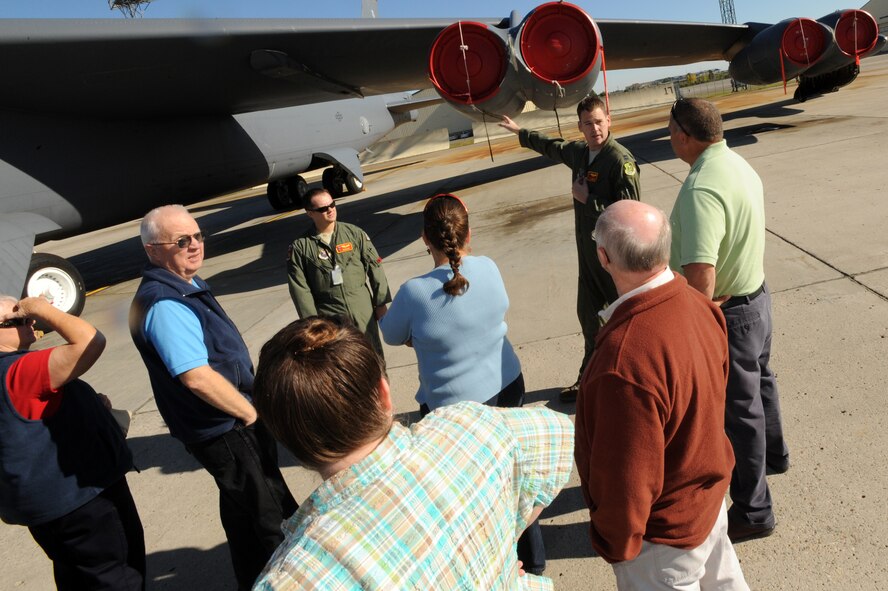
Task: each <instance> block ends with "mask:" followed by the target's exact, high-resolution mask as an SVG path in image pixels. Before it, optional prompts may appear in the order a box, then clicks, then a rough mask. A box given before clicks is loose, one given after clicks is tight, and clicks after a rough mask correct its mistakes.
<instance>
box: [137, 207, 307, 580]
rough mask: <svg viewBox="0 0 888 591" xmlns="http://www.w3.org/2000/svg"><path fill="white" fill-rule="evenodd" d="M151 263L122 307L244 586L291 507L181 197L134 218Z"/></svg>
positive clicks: (247, 365) (247, 370)
mask: <svg viewBox="0 0 888 591" xmlns="http://www.w3.org/2000/svg"><path fill="white" fill-rule="evenodd" d="M141 236H142V244H143V245H144V247H145V252H146V253H147V254H148V260H149V263H148V265H147V266H146V267H145V269H144V271H143V274H142V283H141V284H140V285H139V289H138V291H137V292H136V297H135V298H134V299H133V303H132V307H131V310H130V333H131V335H132V337H133V342H134V343H135V344H136V348H137V349H138V350H139V353H140V354H141V355H142V360H143V361H144V362H145V366H146V367H147V368H148V376H149V377H150V379H151V387H152V389H153V390H154V398H155V400H156V402H157V409H158V410H159V411H160V414H161V416H162V417H163V419H164V420H165V421H166V423H167V425H168V426H169V429H170V433H171V434H172V436H173V437H175V438H177V439H179V440H180V441H181V442H182V443H184V444H185V447H186V448H187V449H188V451H189V452H190V453H191V455H193V456H194V457H195V459H197V461H198V462H200V463H201V465H202V466H203V467H204V468H206V470H207V471H208V472H209V473H210V474H211V475H212V476H213V478H215V480H216V484H217V486H218V487H219V512H220V516H221V519H222V526H223V527H224V529H225V535H226V537H227V538H228V545H229V551H230V553H231V560H232V563H233V566H234V571H235V575H236V578H237V582H238V588H239V589H249V588H250V587H251V586H252V584H253V581H254V580H255V578H256V576H257V575H258V574H259V572H260V571H261V570H262V568H263V567H264V566H265V563H266V562H267V561H268V559H269V557H270V556H271V554H272V552H274V550H275V548H276V547H277V546H278V544H280V542H281V541H282V540H283V534H282V533H281V530H280V525H281V522H282V521H283V520H284V519H286V518H288V517H289V516H290V515H291V514H292V513H293V512H294V511H295V510H296V508H297V505H296V501H295V500H294V499H293V496H292V495H291V494H290V491H289V490H288V489H287V485H286V483H285V482H284V479H283V476H282V475H281V472H280V469H279V468H278V457H277V444H276V442H275V441H274V438H273V437H272V436H271V434H270V433H269V432H268V431H267V429H265V427H264V426H263V425H262V423H261V421H257V416H256V409H254V408H253V403H252V400H251V397H250V394H251V392H252V388H253V364H252V361H251V360H250V353H249V351H248V350H247V346H246V345H245V344H244V341H243V339H242V338H241V336H240V333H239V332H238V330H237V327H236V326H235V325H234V323H233V322H232V321H231V319H230V318H229V317H228V315H227V314H225V312H224V310H222V307H221V306H220V305H219V302H217V301H216V298H214V297H213V295H212V294H211V293H210V290H209V287H208V286H207V284H206V283H205V282H204V281H203V280H202V279H201V278H200V277H198V276H197V272H198V271H199V270H200V268H201V265H202V264H203V258H204V247H203V242H204V235H203V233H202V232H201V231H200V228H199V227H198V225H197V222H196V221H195V219H194V218H193V217H191V215H190V214H189V213H188V210H186V209H185V208H184V207H182V206H181V205H168V206H164V207H159V208H157V209H154V210H152V211H150V212H149V213H148V214H147V215H146V216H145V218H144V219H143V220H142V226H141Z"/></svg>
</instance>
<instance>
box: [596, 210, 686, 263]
mask: <svg viewBox="0 0 888 591" xmlns="http://www.w3.org/2000/svg"><path fill="white" fill-rule="evenodd" d="M595 238H596V242H597V243H598V246H600V247H601V248H603V249H604V250H605V251H606V252H607V255H608V258H609V259H610V262H611V264H612V265H613V266H615V267H616V269H617V270H620V271H628V272H631V273H645V272H649V271H660V270H662V269H663V268H664V267H665V265H667V264H668V263H669V249H670V242H671V239H672V236H671V230H670V227H669V220H668V219H667V218H666V214H665V213H663V212H662V211H661V210H660V209H658V208H656V207H653V206H652V205H648V204H647V203H642V202H641V201H633V200H631V199H624V200H622V201H617V202H616V203H614V204H613V205H610V206H609V207H608V208H607V209H605V210H604V212H603V213H602V214H601V216H600V217H599V218H598V222H597V223H596V224H595Z"/></svg>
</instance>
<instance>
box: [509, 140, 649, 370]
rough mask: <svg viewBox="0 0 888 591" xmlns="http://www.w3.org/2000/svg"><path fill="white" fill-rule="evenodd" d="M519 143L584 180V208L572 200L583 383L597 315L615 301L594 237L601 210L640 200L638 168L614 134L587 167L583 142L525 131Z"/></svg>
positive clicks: (595, 332) (597, 327) (593, 344)
mask: <svg viewBox="0 0 888 591" xmlns="http://www.w3.org/2000/svg"><path fill="white" fill-rule="evenodd" d="M518 140H519V141H520V142H521V145H522V146H523V147H525V148H530V149H531V150H534V151H536V152H539V153H540V154H542V155H543V156H545V157H547V158H549V159H550V160H555V161H556V162H561V163H562V164H566V165H567V166H569V167H570V170H571V183H573V182H575V181H576V180H577V179H578V178H580V177H581V176H582V177H585V178H586V187H587V188H588V190H589V198H588V200H587V201H586V203H585V204H583V203H580V202H579V201H577V200H576V199H573V205H574V229H575V231H576V239H577V261H578V263H579V278H578V280H577V318H579V321H580V326H581V327H582V329H583V339H584V340H585V352H584V355H583V363H582V365H580V372H579V375H580V377H581V376H582V375H583V370H584V369H585V368H586V364H587V363H588V361H589V358H590V357H592V352H593V351H594V350H595V336H596V335H597V334H598V329H599V327H600V326H601V324H600V322H599V316H598V312H599V310H601V309H602V308H604V307H605V306H606V305H608V304H610V303H611V302H613V301H614V300H616V299H617V290H616V288H615V287H614V282H613V280H612V279H611V277H610V275H608V273H607V271H605V270H604V269H603V268H602V267H601V263H599V262H598V255H597V254H596V249H597V246H596V244H595V241H594V240H592V231H593V230H594V229H595V222H596V221H598V216H599V215H600V214H601V212H602V211H604V208H605V207H607V206H608V205H610V204H611V203H614V202H615V201H619V200H620V199H635V200H638V198H639V193H640V188H639V179H638V176H639V171H638V165H637V164H636V162H635V157H634V156H633V155H632V153H631V152H629V150H627V149H626V148H624V147H623V146H621V145H620V144H619V143H618V142H617V141H616V140H615V139H614V136H613V134H608V136H607V140H606V141H605V143H604V145H603V146H602V147H601V150H600V151H599V152H598V154H597V155H596V156H595V159H594V160H593V161H592V163H591V164H590V163H589V145H588V144H587V143H586V142H585V141H582V140H580V141H572V142H569V141H565V140H562V139H552V138H549V137H547V136H545V135H543V134H541V133H538V132H536V131H529V130H527V129H522V130H520V131H519V133H518Z"/></svg>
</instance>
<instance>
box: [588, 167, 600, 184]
mask: <svg viewBox="0 0 888 591" xmlns="http://www.w3.org/2000/svg"><path fill="white" fill-rule="evenodd" d="M586 182H589V183H597V182H598V173H597V172H595V171H594V170H587V171H586Z"/></svg>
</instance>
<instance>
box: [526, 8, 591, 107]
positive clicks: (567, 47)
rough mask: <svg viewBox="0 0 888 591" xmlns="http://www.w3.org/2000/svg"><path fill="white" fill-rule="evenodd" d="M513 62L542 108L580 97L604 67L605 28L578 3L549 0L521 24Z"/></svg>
mask: <svg viewBox="0 0 888 591" xmlns="http://www.w3.org/2000/svg"><path fill="white" fill-rule="evenodd" d="M515 38H516V39H517V44H516V45H517V47H518V51H517V52H516V53H515V58H516V59H515V62H516V63H515V67H516V69H517V70H518V78H519V80H520V82H521V89H522V90H523V92H524V95H525V96H526V97H527V98H528V100H530V101H532V102H533V103H534V104H535V105H536V106H537V107H539V108H540V109H544V110H548V111H552V110H555V109H557V108H561V107H569V106H572V105H575V104H577V103H578V102H580V101H581V100H582V99H583V98H584V97H585V96H586V95H588V94H589V93H590V92H592V87H593V86H595V81H596V80H597V79H598V74H599V72H600V71H601V53H602V52H601V32H600V31H599V30H598V26H597V25H596V24H595V22H594V21H593V20H592V18H591V17H590V16H589V15H588V14H586V13H585V12H584V11H583V10H582V9H581V8H579V7H578V6H574V5H573V4H567V3H562V2H549V3H548V4H543V5H541V6H538V7H537V8H535V9H534V10H533V11H531V12H530V13H529V14H528V15H527V16H526V17H525V18H524V20H523V21H522V22H521V24H520V25H518V29H517V33H516V35H515Z"/></svg>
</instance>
